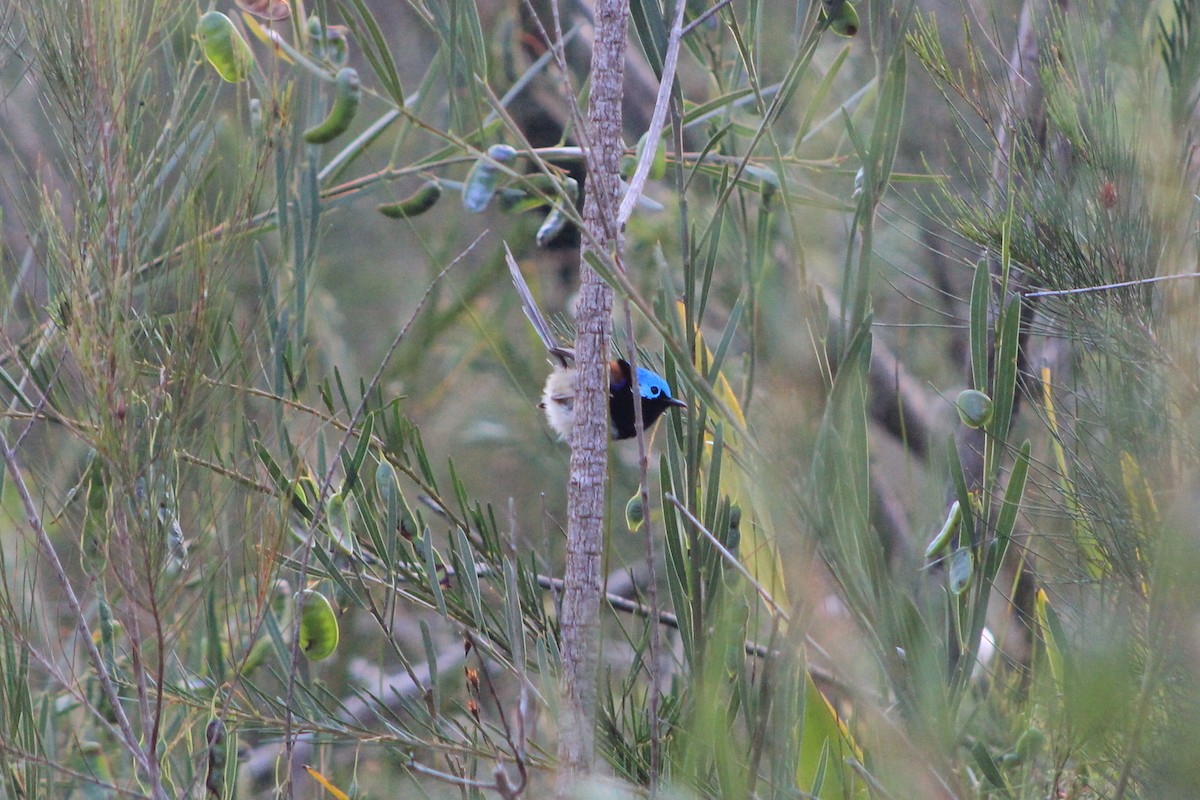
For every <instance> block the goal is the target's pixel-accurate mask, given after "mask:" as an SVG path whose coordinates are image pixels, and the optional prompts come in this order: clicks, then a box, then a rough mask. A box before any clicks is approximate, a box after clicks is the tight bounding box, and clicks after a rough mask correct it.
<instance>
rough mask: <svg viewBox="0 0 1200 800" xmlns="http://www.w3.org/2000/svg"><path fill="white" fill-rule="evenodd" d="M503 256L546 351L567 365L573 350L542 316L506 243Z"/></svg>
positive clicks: (522, 303)
mask: <svg viewBox="0 0 1200 800" xmlns="http://www.w3.org/2000/svg"><path fill="white" fill-rule="evenodd" d="M504 258H505V259H506V260H507V261H508V271H509V272H510V273H512V281H513V286H514V287H516V289H517V296H518V297H520V298H521V308H522V309H523V310H524V311H525V316H526V317H528V318H529V324H530V325H532V326H533V330H534V331H535V332H536V333H537V335H538V338H539V339H541V340H542V344H544V345H545V346H546V352H548V353H549V354H550V355H552V356H554V357H555V358H557V359H558V360H559V361H560V362H561V363H562V365H563V366H564V367H565V366H567V362H568V361H569V360H574V358H575V352H574V351H573V350H571V349H570V348H568V347H563V346H562V345H561V344H559V342H558V338H557V337H556V336H555V335H554V331H553V329H552V328H551V327H550V323H549V322H547V321H546V318H545V317H544V316H542V311H541V309H539V308H538V306H537V303H536V302H535V301H534V299H533V292H531V291H529V284H527V283H526V282H525V276H524V275H522V274H521V268H520V267H518V266H517V260H516V259H515V258H513V254H512V251H511V250H509V249H508V245H507V244H506V245H504Z"/></svg>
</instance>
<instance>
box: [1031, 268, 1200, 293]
mask: <svg viewBox="0 0 1200 800" xmlns="http://www.w3.org/2000/svg"><path fill="white" fill-rule="evenodd" d="M1195 278H1200V272H1187V273H1184V274H1182V275H1156V276H1154V277H1151V278H1138V279H1137V280H1134V281H1121V282H1120V283H1102V284H1100V285H1098V286H1080V287H1078V288H1076V289H1047V290H1045V291H1038V292H1024V293H1023V294H1022V295H1021V296H1022V297H1063V296H1066V295H1073V294H1088V293H1090V292H1107V291H1111V290H1113V289H1128V288H1129V287H1131V286H1142V285H1143V284H1148V283H1165V282H1166V281H1183V280H1193V279H1195Z"/></svg>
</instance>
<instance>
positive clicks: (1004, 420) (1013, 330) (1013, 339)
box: [988, 297, 1021, 475]
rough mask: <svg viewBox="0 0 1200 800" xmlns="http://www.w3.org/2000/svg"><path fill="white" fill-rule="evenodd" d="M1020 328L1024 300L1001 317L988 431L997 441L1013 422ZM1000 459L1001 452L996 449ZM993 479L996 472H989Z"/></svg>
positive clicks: (1011, 304)
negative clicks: (990, 420)
mask: <svg viewBox="0 0 1200 800" xmlns="http://www.w3.org/2000/svg"><path fill="white" fill-rule="evenodd" d="M1020 327H1021V298H1019V297H1014V298H1013V299H1012V300H1010V301H1009V303H1008V305H1007V306H1006V307H1005V308H1004V313H1003V314H1002V315H1001V317H1000V330H999V331H998V335H997V337H996V365H995V379H996V383H995V387H994V389H993V391H992V395H991V396H992V423H991V426H990V427H989V428H988V431H989V433H991V434H992V436H994V437H995V438H996V439H997V440H998V441H1001V442H1003V441H1004V439H1005V437H1007V436H1008V426H1009V424H1010V423H1011V422H1012V409H1013V397H1014V395H1015V394H1016V389H1017V349H1018V344H1019V342H1018V336H1019V335H1020ZM996 453H997V457H998V456H999V448H996ZM988 474H991V475H994V474H995V470H994V469H989V471H988Z"/></svg>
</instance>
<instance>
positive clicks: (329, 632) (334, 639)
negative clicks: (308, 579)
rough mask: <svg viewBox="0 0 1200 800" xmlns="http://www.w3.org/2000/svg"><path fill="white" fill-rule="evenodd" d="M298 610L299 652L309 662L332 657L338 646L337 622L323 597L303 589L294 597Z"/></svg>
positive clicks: (335, 616) (318, 593) (331, 607)
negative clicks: (301, 652)
mask: <svg viewBox="0 0 1200 800" xmlns="http://www.w3.org/2000/svg"><path fill="white" fill-rule="evenodd" d="M296 604H297V605H298V606H299V608H300V650H301V651H303V653H304V655H305V656H307V657H308V659H309V660H310V661H321V660H322V659H326V658H329V657H330V656H331V655H333V651H334V650H336V649H337V645H338V621H337V615H336V614H335V613H333V606H332V605H330V604H329V601H328V600H326V599H325V595H323V594H321V593H320V592H315V591H313V590H311V589H305V590H304V591H302V592H300V593H299V594H297V595H296Z"/></svg>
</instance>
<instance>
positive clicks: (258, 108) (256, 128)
mask: <svg viewBox="0 0 1200 800" xmlns="http://www.w3.org/2000/svg"><path fill="white" fill-rule="evenodd" d="M262 129H263V113H262V100H261V99H259V98H257V97H251V98H250V130H251V132H253V133H254V135H255V136H261V135H262Z"/></svg>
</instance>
